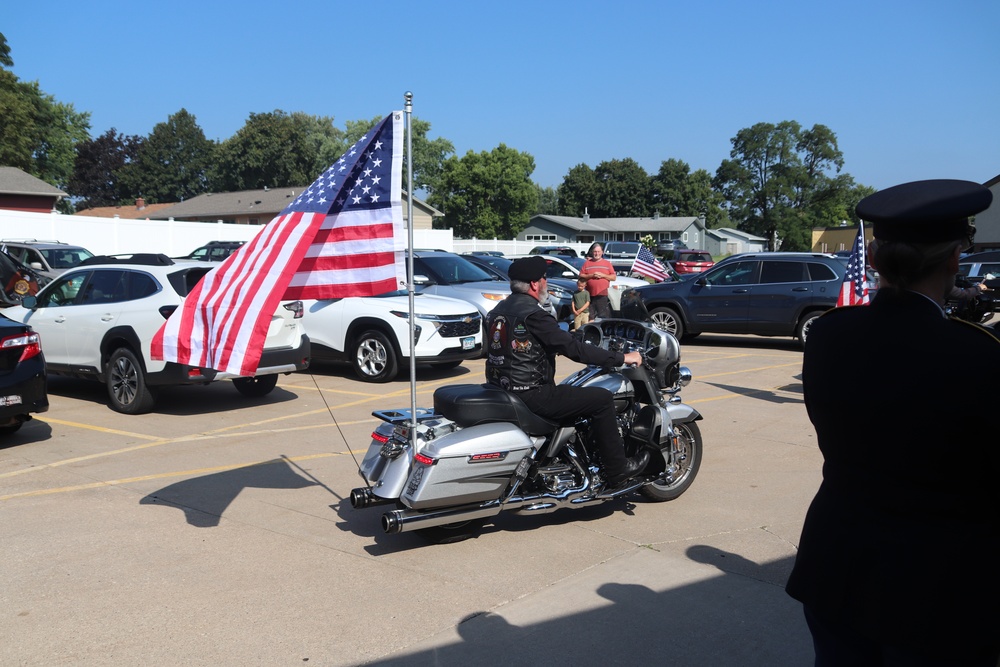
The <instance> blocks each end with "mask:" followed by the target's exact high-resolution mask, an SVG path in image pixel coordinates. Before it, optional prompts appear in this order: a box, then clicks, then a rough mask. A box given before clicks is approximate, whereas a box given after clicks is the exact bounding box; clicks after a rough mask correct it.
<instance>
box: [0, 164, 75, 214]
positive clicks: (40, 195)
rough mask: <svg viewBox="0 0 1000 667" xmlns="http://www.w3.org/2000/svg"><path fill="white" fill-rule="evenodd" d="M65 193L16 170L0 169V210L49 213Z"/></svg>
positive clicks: (13, 168)
mask: <svg viewBox="0 0 1000 667" xmlns="http://www.w3.org/2000/svg"><path fill="white" fill-rule="evenodd" d="M66 196H68V195H67V194H66V193H65V192H63V191H62V190H60V189H59V188H57V187H55V186H54V185H49V184H48V183H46V182H45V181H43V180H42V179H40V178H35V177H34V176H32V175H31V174H29V173H27V172H25V171H22V170H20V169H18V168H17V167H0V208H2V209H8V210H11V211H26V212H28V213H51V212H52V211H54V210H55V208H56V204H57V203H58V202H59V200H60V199H62V198H63V197H66Z"/></svg>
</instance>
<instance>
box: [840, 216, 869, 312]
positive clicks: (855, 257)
mask: <svg viewBox="0 0 1000 667" xmlns="http://www.w3.org/2000/svg"><path fill="white" fill-rule="evenodd" d="M866 303H868V279H867V277H866V275H865V226H864V224H862V223H859V226H858V235H857V236H856V237H855V238H854V248H853V249H852V250H851V256H850V258H849V259H848V260H847V272H846V273H844V282H843V283H842V284H841V286H840V295H839V296H838V297H837V305H838V306H855V305H864V304H866Z"/></svg>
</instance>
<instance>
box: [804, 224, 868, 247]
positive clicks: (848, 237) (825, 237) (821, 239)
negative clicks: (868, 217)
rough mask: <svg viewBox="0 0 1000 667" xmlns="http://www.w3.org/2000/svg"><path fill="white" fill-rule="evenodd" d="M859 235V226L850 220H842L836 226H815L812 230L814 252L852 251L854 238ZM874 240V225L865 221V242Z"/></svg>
mask: <svg viewBox="0 0 1000 667" xmlns="http://www.w3.org/2000/svg"><path fill="white" fill-rule="evenodd" d="M857 236H858V226H857V225H855V224H854V223H850V222H846V221H845V222H842V223H840V224H839V225H837V226H835V227H814V228H813V230H812V246H811V247H812V251H813V252H829V253H833V252H838V251H841V250H847V251H850V250H851V249H852V248H854V239H855V238H857ZM871 240H872V226H871V225H870V224H868V223H865V244H866V245H867V243H868V242H869V241H871Z"/></svg>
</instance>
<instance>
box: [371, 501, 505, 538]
mask: <svg viewBox="0 0 1000 667" xmlns="http://www.w3.org/2000/svg"><path fill="white" fill-rule="evenodd" d="M352 500H353V497H352ZM501 509H503V505H501V504H500V502H499V501H490V502H489V503H484V504H481V505H462V506H460V507H448V508H446V509H440V510H427V511H424V512H421V511H419V510H409V509H407V510H393V511H392V512H386V513H385V514H383V515H382V530H384V531H385V533H386V535H396V534H398V533H405V532H408V531H411V530H419V529H421V528H433V527H434V526H443V525H445V524H449V523H460V522H462V521H472V520H473V519H488V518H490V517H491V516H496V515H497V514H499V513H500V510H501Z"/></svg>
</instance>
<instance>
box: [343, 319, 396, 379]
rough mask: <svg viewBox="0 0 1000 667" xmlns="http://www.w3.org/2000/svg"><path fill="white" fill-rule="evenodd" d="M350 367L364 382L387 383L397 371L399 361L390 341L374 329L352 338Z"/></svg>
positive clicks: (393, 377)
mask: <svg viewBox="0 0 1000 667" xmlns="http://www.w3.org/2000/svg"><path fill="white" fill-rule="evenodd" d="M351 365H352V366H354V372H355V373H357V375H358V377H359V378H361V379H362V380H364V381H365V382H389V381H390V380H393V379H395V377H396V374H397V373H398V371H399V359H398V357H397V355H396V348H395V346H394V345H393V344H392V341H390V340H389V338H388V337H387V336H386V335H385V334H384V333H382V332H381V331H378V330H376V329H368V330H366V331H363V332H362V333H361V334H360V335H358V336H356V337H355V338H354V343H353V345H352V346H351Z"/></svg>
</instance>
